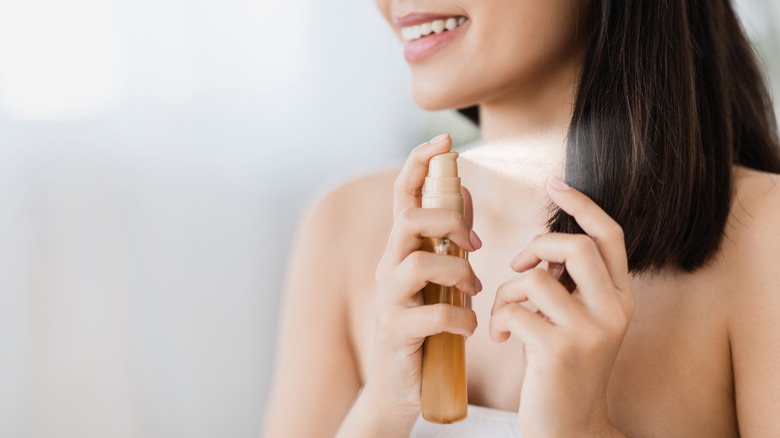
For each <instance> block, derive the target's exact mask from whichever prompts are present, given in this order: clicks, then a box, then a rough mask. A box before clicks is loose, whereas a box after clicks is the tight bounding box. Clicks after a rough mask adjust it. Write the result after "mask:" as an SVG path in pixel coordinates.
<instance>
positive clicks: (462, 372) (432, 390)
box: [421, 237, 468, 424]
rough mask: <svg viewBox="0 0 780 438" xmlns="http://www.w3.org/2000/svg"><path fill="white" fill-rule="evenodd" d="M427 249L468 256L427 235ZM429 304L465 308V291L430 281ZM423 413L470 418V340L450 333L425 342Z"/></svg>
mask: <svg viewBox="0 0 780 438" xmlns="http://www.w3.org/2000/svg"><path fill="white" fill-rule="evenodd" d="M421 249H423V250H424V251H431V252H436V253H438V254H449V255H454V256H458V257H463V258H466V252H465V251H464V250H462V249H461V248H459V247H458V246H457V245H455V244H454V243H452V242H450V241H449V239H447V238H446V237H444V238H426V239H425V240H424V241H423V244H422V248H421ZM423 294H424V296H425V304H434V303H447V304H452V305H453V306H461V307H465V306H466V303H465V300H464V296H463V293H462V292H461V291H459V290H458V289H456V288H454V287H449V286H441V285H438V284H436V283H428V285H427V286H425V289H424V291H423ZM422 376H423V379H422V402H421V403H422V416H423V418H424V419H425V420H426V421H429V422H431V423H440V424H446V423H454V422H456V421H460V420H463V419H464V418H466V414H467V410H468V396H467V393H466V339H465V338H464V337H463V335H455V334H452V333H448V332H443V333H439V334H438V335H433V336H428V337H427V338H425V342H424V343H423V357H422Z"/></svg>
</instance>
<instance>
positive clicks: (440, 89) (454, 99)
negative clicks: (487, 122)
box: [412, 83, 478, 111]
mask: <svg viewBox="0 0 780 438" xmlns="http://www.w3.org/2000/svg"><path fill="white" fill-rule="evenodd" d="M442 85H443V84H442V83H439V84H435V85H433V86H431V85H429V84H419V83H413V84H412V99H414V103H416V104H417V106H418V107H420V108H421V109H424V110H426V111H438V110H446V109H455V108H465V107H469V106H472V105H477V103H478V102H477V101H476V100H474V99H469V98H467V97H466V96H465V95H464V94H463V92H462V91H460V92H458V93H454V92H453V91H452V90H453V89H455V90H457V89H458V87H444V86H442Z"/></svg>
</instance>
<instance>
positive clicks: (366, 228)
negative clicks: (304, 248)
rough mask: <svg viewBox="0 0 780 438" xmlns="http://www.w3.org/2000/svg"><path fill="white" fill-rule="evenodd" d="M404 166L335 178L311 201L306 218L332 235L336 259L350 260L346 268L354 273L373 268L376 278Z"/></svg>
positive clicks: (330, 246) (319, 231)
mask: <svg viewBox="0 0 780 438" xmlns="http://www.w3.org/2000/svg"><path fill="white" fill-rule="evenodd" d="M400 169H401V167H400V166H393V167H388V168H384V169H378V170H374V171H371V172H364V173H361V174H358V175H353V176H350V177H347V178H343V179H341V180H339V181H337V182H332V183H330V184H328V185H326V186H324V187H323V188H321V189H320V191H319V193H318V194H317V195H316V196H315V200H314V201H313V202H311V205H310V207H309V213H308V214H306V215H305V219H304V222H305V221H307V220H308V221H315V222H316V225H314V226H315V227H316V228H317V229H318V231H317V233H318V234H320V235H322V234H326V235H328V239H329V240H331V242H330V244H329V245H328V247H329V248H332V249H334V252H331V253H330V254H331V256H333V260H340V261H341V262H343V263H347V264H348V266H343V268H345V269H347V270H348V271H351V272H350V273H351V274H354V273H355V272H365V271H366V270H369V271H371V272H370V274H371V276H372V278H373V270H374V269H375V268H376V262H378V260H379V257H380V256H381V251H383V249H384V246H385V244H386V243H387V238H388V236H389V232H390V230H391V229H392V225H393V217H392V213H393V182H394V181H395V178H396V177H397V176H398V173H399V171H400ZM371 264H373V266H371ZM359 277H360V275H358V276H357V277H354V276H351V277H350V278H354V279H355V280H358V281H359V280H360V278H359Z"/></svg>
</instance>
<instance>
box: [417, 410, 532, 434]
mask: <svg viewBox="0 0 780 438" xmlns="http://www.w3.org/2000/svg"><path fill="white" fill-rule="evenodd" d="M409 438H521V436H520V428H519V427H518V426H517V412H510V411H502V410H499V409H493V408H486V407H483V406H476V405H469V414H468V417H466V419H465V420H463V421H460V422H458V423H453V424H433V423H429V422H427V421H425V420H423V418H422V415H420V416H419V417H417V422H416V423H415V424H414V428H412V433H411V435H409Z"/></svg>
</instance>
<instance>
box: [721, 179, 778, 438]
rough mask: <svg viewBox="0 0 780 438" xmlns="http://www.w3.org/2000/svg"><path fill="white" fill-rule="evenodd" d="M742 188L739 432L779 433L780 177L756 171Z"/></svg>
mask: <svg viewBox="0 0 780 438" xmlns="http://www.w3.org/2000/svg"><path fill="white" fill-rule="evenodd" d="M740 191H741V192H742V193H741V194H738V195H737V196H738V199H737V202H735V204H736V205H740V206H741V208H742V210H741V211H739V212H737V213H735V214H737V215H740V216H742V217H739V218H738V219H739V222H738V223H740V224H742V225H743V227H740V228H741V229H738V230H737V233H739V234H738V235H737V236H736V237H737V238H736V239H734V240H735V241H736V242H737V245H738V247H739V248H738V251H739V258H740V259H741V263H740V265H741V266H740V269H739V274H738V275H735V276H734V280H735V284H734V289H735V290H734V294H733V304H732V306H731V309H733V310H732V312H733V313H732V315H731V318H730V322H729V343H730V345H731V354H732V363H733V367H734V386H735V397H736V405H737V420H738V422H739V432H740V435H741V436H743V437H765V436H780V415H778V414H780V177H779V176H777V175H771V176H770V175H769V174H760V175H759V176H755V177H752V178H750V180H749V181H746V182H745V186H744V187H743V190H740ZM732 232H733V231H732Z"/></svg>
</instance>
